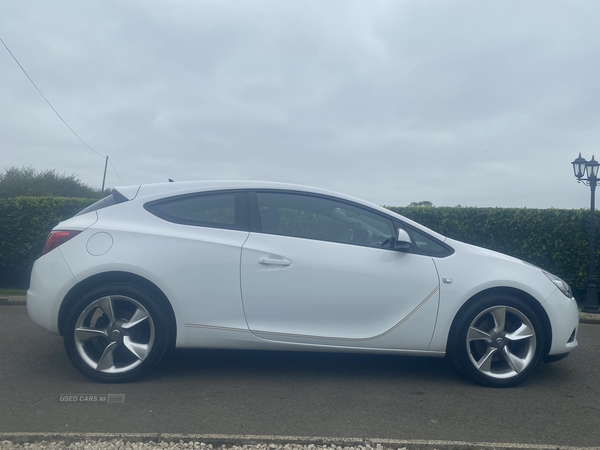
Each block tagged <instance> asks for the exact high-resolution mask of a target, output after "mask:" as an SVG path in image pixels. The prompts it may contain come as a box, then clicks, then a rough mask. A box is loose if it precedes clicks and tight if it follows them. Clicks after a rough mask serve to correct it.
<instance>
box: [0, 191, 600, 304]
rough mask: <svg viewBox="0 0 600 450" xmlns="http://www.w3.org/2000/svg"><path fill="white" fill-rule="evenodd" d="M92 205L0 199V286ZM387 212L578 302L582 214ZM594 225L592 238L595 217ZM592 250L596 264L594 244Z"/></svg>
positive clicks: (21, 279)
mask: <svg viewBox="0 0 600 450" xmlns="http://www.w3.org/2000/svg"><path fill="white" fill-rule="evenodd" d="M94 201H96V200H95V199H75V198H62V197H17V198H6V199H0V287H27V285H28V283H29V273H30V271H31V266H32V264H33V261H34V260H35V259H36V258H37V257H38V256H39V254H40V251H41V249H42V246H43V244H44V241H45V239H46V236H47V235H48V233H49V232H50V230H51V229H52V227H54V226H55V225H56V224H57V223H58V222H60V221H61V220H64V219H66V218H69V217H72V216H73V215H74V214H76V213H77V212H78V211H80V210H82V209H83V208H85V207H86V206H88V205H90V204H92V203H93V202H94ZM388 208H389V209H390V210H392V211H395V212H397V213H399V214H402V215H404V216H406V217H408V218H410V219H413V220H415V221H417V222H419V223H422V224H423V225H425V226H427V227H429V228H431V229H432V230H435V231H437V232H439V233H441V234H443V235H445V236H449V237H451V238H454V239H458V240H460V241H463V242H468V243H470V244H475V245H479V246H481V247H485V248H489V249H492V250H496V251H499V252H502V253H506V254H508V255H512V256H515V257H517V258H519V259H523V260H525V261H528V262H531V263H533V264H535V265H538V266H540V267H543V268H544V269H546V270H549V271H551V272H553V273H555V274H556V275H558V276H560V277H562V278H564V279H565V280H566V281H567V282H569V283H570V284H571V286H572V287H573V288H574V290H575V291H576V293H578V292H579V298H581V291H582V290H583V289H584V288H585V284H586V281H587V265H588V222H589V211H588V210H563V209H515V208H460V207H458V208H447V207H388ZM596 224H597V225H596V233H597V234H598V230H599V227H600V217H599V218H597V219H596ZM597 247H598V249H599V251H598V254H597V256H596V258H597V260H598V257H599V256H600V243H599V245H598V246H597ZM598 266H599V269H600V264H598ZM599 275H600V273H599Z"/></svg>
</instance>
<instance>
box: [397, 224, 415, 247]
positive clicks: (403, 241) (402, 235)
mask: <svg viewBox="0 0 600 450" xmlns="http://www.w3.org/2000/svg"><path fill="white" fill-rule="evenodd" d="M394 248H395V249H396V250H410V249H411V248H412V241H411V239H410V236H409V235H408V233H407V232H406V230H403V229H402V228H398V237H397V238H396V243H395V244H394Z"/></svg>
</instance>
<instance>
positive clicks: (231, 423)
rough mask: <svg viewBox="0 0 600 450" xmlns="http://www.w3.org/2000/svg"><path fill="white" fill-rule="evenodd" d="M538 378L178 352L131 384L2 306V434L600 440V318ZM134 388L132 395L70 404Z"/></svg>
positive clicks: (376, 361)
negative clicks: (112, 381)
mask: <svg viewBox="0 0 600 450" xmlns="http://www.w3.org/2000/svg"><path fill="white" fill-rule="evenodd" d="M579 342H580V346H579V348H578V349H577V350H576V351H575V352H574V353H573V354H572V355H571V356H569V357H568V358H567V359H565V360H562V361H559V362H556V363H553V364H548V365H545V366H543V367H541V368H540V370H539V371H538V372H537V373H536V374H535V376H534V377H533V379H531V380H530V381H529V382H527V383H526V384H524V385H522V386H520V387H518V388H512V389H490V388H483V387H480V386H476V385H473V384H471V383H470V382H469V381H467V380H465V379H463V378H462V377H461V376H460V375H458V374H457V373H455V371H454V370H453V369H452V368H451V366H450V365H449V364H448V363H447V362H446V361H445V360H442V359H433V358H432V359H429V358H405V357H397V356H380V355H350V354H326V353H312V354H311V353H280V352H247V351H213V350H211V351H206V350H199V351H188V350H186V351H178V352H176V353H175V355H174V356H173V357H171V358H170V359H169V360H168V361H167V362H166V363H164V364H162V365H161V366H160V367H159V368H158V369H157V370H155V371H154V372H153V373H152V374H151V375H150V376H149V377H147V378H144V379H143V380H141V381H138V382H135V383H131V384H120V385H104V384H97V383H93V382H91V381H89V380H88V379H86V378H84V377H83V376H82V375H80V374H79V372H77V371H76V370H75V369H74V368H73V367H72V366H71V364H70V362H69V361H68V359H67V357H66V355H65V353H64V350H63V346H62V339H61V338H60V337H59V336H55V335H53V334H51V333H49V332H47V331H45V330H43V329H42V328H40V327H38V326H37V325H35V324H34V323H33V322H31V320H30V319H29V317H28V316H27V311H26V309H25V308H24V307H19V306H0V343H1V346H0V433H1V432H81V433H83V432H100V433H106V432H115V433H117V432H118V433H137V432H139V433H157V432H164V433H194V434H252V435H288V436H289V435H292V436H331V437H357V438H389V439H435V440H451V441H470V442H504V443H523V444H549V445H570V446H598V445H600V383H599V377H600V346H599V345H598V344H599V343H600V325H591V324H590V325H586V324H582V325H581V327H580V333H579ZM62 394H77V395H81V394H89V395H100V394H125V401H124V403H80V402H77V403H66V402H59V396H60V395H62Z"/></svg>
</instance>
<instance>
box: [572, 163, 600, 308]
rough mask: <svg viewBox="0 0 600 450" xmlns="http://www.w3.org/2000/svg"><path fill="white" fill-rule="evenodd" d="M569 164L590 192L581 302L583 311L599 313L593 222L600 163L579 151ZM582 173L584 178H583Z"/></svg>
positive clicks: (594, 228)
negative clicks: (586, 261) (585, 279)
mask: <svg viewBox="0 0 600 450" xmlns="http://www.w3.org/2000/svg"><path fill="white" fill-rule="evenodd" d="M571 164H573V173H574V174H575V178H577V182H578V183H583V184H585V185H586V186H589V187H590V191H591V194H592V199H591V203H590V237H589V244H590V260H589V267H588V282H587V285H586V289H585V302H584V303H583V312H586V313H592V314H600V309H599V308H598V296H597V285H596V226H595V224H594V218H595V217H594V216H595V212H594V210H595V206H596V186H597V185H598V168H599V167H600V163H598V161H596V160H595V159H594V156H592V160H591V161H586V160H585V159H584V158H582V157H581V153H579V157H578V158H577V159H576V160H575V161H573V162H572V163H571ZM584 175H585V176H586V178H584Z"/></svg>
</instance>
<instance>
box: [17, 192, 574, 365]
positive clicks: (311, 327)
mask: <svg viewBox="0 0 600 450" xmlns="http://www.w3.org/2000/svg"><path fill="white" fill-rule="evenodd" d="M235 189H237V190H239V189H244V190H247V189H248V190H252V189H276V190H279V191H300V192H306V193H312V194H320V195H326V196H330V197H334V198H338V199H343V200H345V201H349V202H352V203H354V204H356V205H360V206H362V207H366V208H369V209H371V210H373V211H377V212H379V213H382V214H385V215H386V216H388V217H390V218H392V219H394V220H399V221H401V222H402V223H404V224H406V225H407V226H410V227H414V228H415V229H417V230H420V231H421V232H424V233H426V234H427V235H429V236H431V237H433V238H435V239H437V240H439V241H442V242H444V243H445V244H446V245H448V246H449V247H451V248H452V249H453V250H454V252H453V253H452V254H451V255H448V256H445V257H431V256H425V255H419V254H413V253H410V252H401V251H395V250H391V249H387V248H371V247H364V246H357V245H348V244H343V243H335V242H324V241H316V240H310V239H303V238H296V237H288V236H280V235H272V234H266V233H260V232H250V231H240V230H232V229H220V228H208V227H198V226H190V225H182V224H177V223H171V222H167V221H165V220H163V219H161V218H159V217H157V216H155V215H153V214H151V213H150V212H148V211H147V210H146V209H144V205H145V204H147V203H148V202H151V201H154V200H158V199H162V198H167V197H173V196H177V195H183V194H189V193H198V192H208V191H214V190H235ZM116 191H117V193H118V194H119V195H122V196H123V197H125V198H126V199H127V200H128V201H125V202H123V203H118V204H115V205H113V206H110V207H108V208H104V209H99V210H97V211H92V212H90V213H86V214H83V215H79V216H75V217H73V218H71V219H68V220H66V221H64V222H61V223H60V224H59V225H57V227H56V228H55V229H56V230H77V231H80V234H79V235H77V236H75V237H74V238H73V239H71V240H69V241H68V242H66V243H64V244H62V245H61V246H60V247H58V248H57V249H55V250H53V251H51V252H50V253H48V254H46V255H44V256H42V257H41V258H40V259H38V260H37V261H36V263H35V265H34V269H33V273H32V277H31V287H30V289H29V291H28V301H27V306H28V310H29V314H30V316H31V318H32V319H33V320H34V321H35V322H37V323H38V324H40V325H41V326H43V327H44V328H46V329H48V330H50V331H52V332H54V333H58V332H59V311H60V307H61V304H62V302H63V299H64V298H65V296H66V295H67V293H68V292H69V291H70V290H71V289H73V288H74V287H75V286H77V285H78V283H80V282H82V281H84V280H87V279H89V278H90V277H93V276H95V275H98V274H103V273H110V272H115V271H119V272H125V273H130V274H135V275H137V276H139V277H142V278H144V279H146V280H148V281H149V282H151V283H152V284H154V285H155V286H156V287H158V289H160V290H161V291H162V293H163V294H164V295H165V297H166V298H167V299H168V301H169V303H170V305H171V306H172V308H173V312H174V315H175V320H176V335H177V337H176V346H177V347H192V348H197V347H217V348H240V349H241V348H253V349H290V350H303V349H312V350H330V351H380V352H386V353H406V354H423V355H432V356H443V355H444V354H445V352H446V346H447V342H448V337H449V333H450V330H451V326H452V323H453V321H454V319H455V317H456V315H457V313H458V312H459V311H460V310H461V307H463V305H465V303H466V302H468V301H469V300H470V299H472V298H474V297H476V296H477V295H478V294H480V293H481V292H483V291H486V290H489V289H493V288H510V289H513V290H514V292H521V293H525V294H526V295H527V296H529V297H530V298H531V299H533V300H534V301H535V302H537V303H539V305H541V307H542V308H543V309H544V311H545V312H546V314H547V316H548V319H549V322H550V325H551V329H552V341H551V347H550V351H549V354H550V355H559V354H563V353H566V352H569V351H571V350H572V349H573V348H575V347H576V346H577V340H576V339H572V340H571V341H570V342H567V341H568V340H569V338H570V337H572V334H573V331H574V330H576V328H577V324H578V314H577V306H576V304H575V301H574V300H573V299H572V298H567V297H566V296H565V295H563V294H562V293H561V292H560V291H559V290H558V289H557V288H556V286H555V285H554V284H553V283H552V282H551V281H550V280H549V279H548V278H547V277H546V276H545V275H544V274H543V272H542V271H541V269H539V268H536V267H533V266H531V265H528V264H526V263H523V262H522V261H519V260H517V259H514V258H511V257H508V256H506V255H502V254H499V253H496V252H492V251H489V250H484V249H480V248H478V247H474V246H471V245H468V244H464V243H461V242H458V241H454V240H451V239H447V238H445V237H444V236H441V235H439V234H438V233H435V232H433V231H432V230H429V229H427V228H426V227H423V226H421V225H419V224H417V223H415V222H413V221H411V220H409V219H406V218H404V217H402V216H399V215H397V214H395V213H393V212H391V211H389V210H387V209H384V208H381V207H379V206H377V205H373V204H370V203H368V202H364V201H362V200H358V199H356V198H353V197H350V196H346V195H342V194H338V193H333V192H329V191H325V190H321V189H315V188H307V187H304V186H296V185H287V184H280V183H263V182H185V183H167V184H157V185H142V186H130V187H125V188H116ZM82 249H84V251H82ZM86 249H87V250H86ZM442 280H444V282H442Z"/></svg>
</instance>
